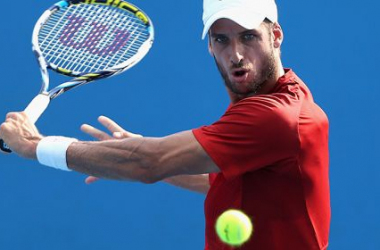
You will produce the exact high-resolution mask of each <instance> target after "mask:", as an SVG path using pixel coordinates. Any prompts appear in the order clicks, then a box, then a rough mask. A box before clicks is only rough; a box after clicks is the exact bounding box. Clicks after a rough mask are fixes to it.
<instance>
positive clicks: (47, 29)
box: [32, 0, 154, 92]
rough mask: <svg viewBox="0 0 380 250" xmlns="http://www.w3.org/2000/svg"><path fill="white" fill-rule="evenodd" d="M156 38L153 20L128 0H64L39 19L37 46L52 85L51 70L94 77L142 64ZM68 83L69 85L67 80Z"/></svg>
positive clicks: (79, 78)
mask: <svg viewBox="0 0 380 250" xmlns="http://www.w3.org/2000/svg"><path fill="white" fill-rule="evenodd" d="M153 41H154V28H153V24H152V21H151V20H150V18H149V17H148V15H146V14H145V13H144V12H143V11H142V10H141V9H139V8H138V7H136V6H135V5H132V4H130V3H128V2H126V1H123V0H109V1H105V0H71V1H69V0H64V1H60V2H57V3H56V4H54V5H53V6H52V7H51V8H49V9H48V10H46V11H45V12H44V13H43V14H42V16H41V17H40V18H39V20H38V21H37V23H36V25H35V27H34V30H33V38H32V45H33V51H34V53H35V55H36V57H37V59H38V62H39V64H40V68H41V73H42V78H43V82H45V86H43V87H42V89H41V92H43V91H46V90H47V88H48V75H47V70H46V69H52V70H54V71H56V72H58V73H60V74H64V75H67V76H73V77H77V78H76V80H77V81H92V80H95V79H99V78H104V77H109V76H111V75H114V74H118V73H121V72H123V71H125V70H127V69H128V68H130V67H132V66H133V65H135V64H136V63H138V62H139V61H140V60H141V59H142V58H143V57H144V56H145V55H146V54H147V53H148V51H149V49H150V48H151V46H152V44H153ZM66 85H67V86H66V87H68V85H70V83H66Z"/></svg>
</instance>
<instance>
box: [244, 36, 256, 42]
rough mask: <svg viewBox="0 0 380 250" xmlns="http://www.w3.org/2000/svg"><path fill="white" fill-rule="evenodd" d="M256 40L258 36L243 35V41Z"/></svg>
mask: <svg viewBox="0 0 380 250" xmlns="http://www.w3.org/2000/svg"><path fill="white" fill-rule="evenodd" d="M254 39H256V36H255V35H254V34H244V35H243V40H244V41H251V40H254Z"/></svg>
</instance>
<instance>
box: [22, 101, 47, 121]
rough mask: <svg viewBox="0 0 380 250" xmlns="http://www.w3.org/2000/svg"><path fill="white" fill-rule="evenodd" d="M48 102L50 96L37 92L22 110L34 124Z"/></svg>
mask: <svg viewBox="0 0 380 250" xmlns="http://www.w3.org/2000/svg"><path fill="white" fill-rule="evenodd" d="M49 103H50V97H49V96H48V95H46V94H39V95H37V96H36V97H34V99H33V100H32V101H31V102H30V103H29V105H28V106H27V107H26V109H25V110H24V112H25V113H26V115H27V116H28V118H29V120H30V121H31V122H32V123H33V124H34V123H36V122H37V120H38V118H40V116H41V114H42V113H43V112H44V111H45V109H46V108H47V106H48V105H49Z"/></svg>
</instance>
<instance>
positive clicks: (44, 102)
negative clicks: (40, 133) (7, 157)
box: [0, 94, 50, 153]
mask: <svg viewBox="0 0 380 250" xmlns="http://www.w3.org/2000/svg"><path fill="white" fill-rule="evenodd" d="M49 103H50V97H49V96H48V95H45V94H39V95H37V96H36V97H34V99H33V100H32V101H31V102H30V103H29V105H28V106H27V107H26V109H25V110H24V112H25V113H26V115H27V116H28V118H29V120H30V121H31V122H32V123H33V124H34V123H36V121H37V120H38V118H40V116H41V114H42V113H43V112H44V111H45V109H46V108H47V106H48V105H49ZM0 150H1V151H3V152H5V153H12V150H11V149H10V148H9V147H8V145H7V144H6V143H5V142H4V141H3V139H0Z"/></svg>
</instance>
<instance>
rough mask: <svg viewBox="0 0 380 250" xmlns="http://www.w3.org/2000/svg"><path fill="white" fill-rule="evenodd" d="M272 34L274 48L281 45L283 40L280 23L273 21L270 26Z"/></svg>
mask: <svg viewBox="0 0 380 250" xmlns="http://www.w3.org/2000/svg"><path fill="white" fill-rule="evenodd" d="M272 34H273V46H274V47H275V48H276V49H279V48H280V47H281V44H282V42H283V41H284V33H283V32H282V28H281V26H280V24H278V23H274V24H273V27H272Z"/></svg>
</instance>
